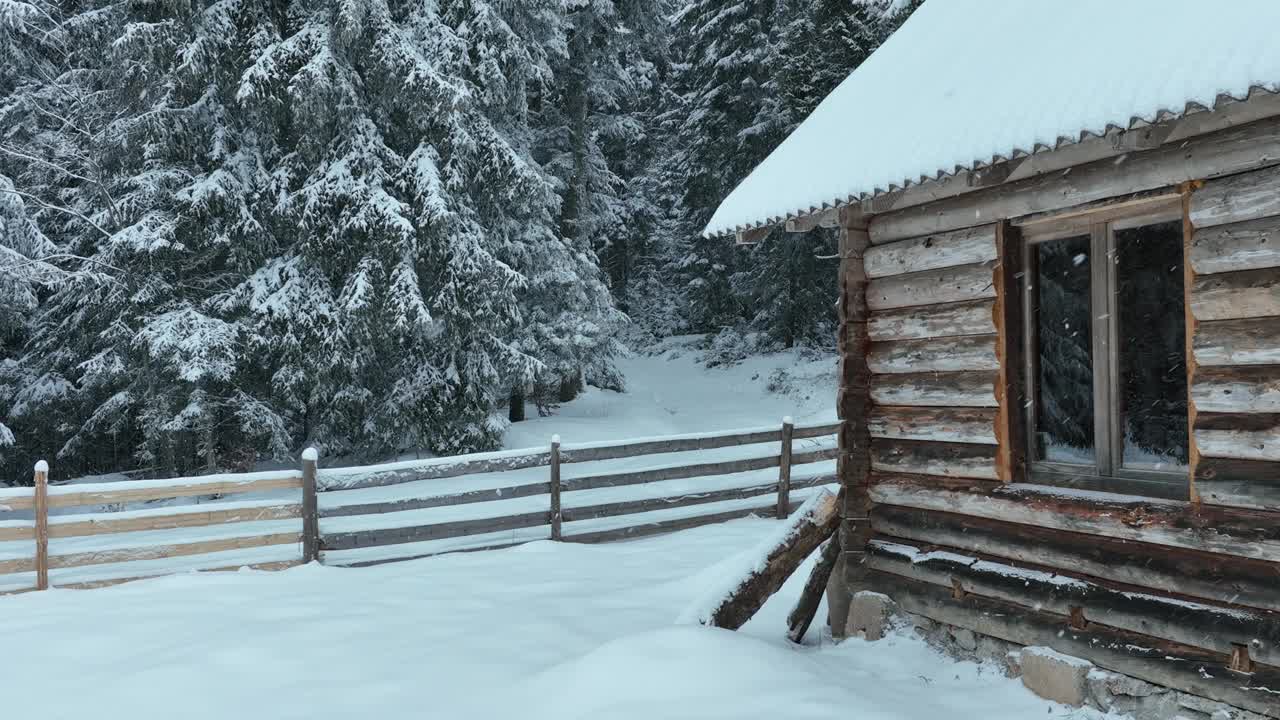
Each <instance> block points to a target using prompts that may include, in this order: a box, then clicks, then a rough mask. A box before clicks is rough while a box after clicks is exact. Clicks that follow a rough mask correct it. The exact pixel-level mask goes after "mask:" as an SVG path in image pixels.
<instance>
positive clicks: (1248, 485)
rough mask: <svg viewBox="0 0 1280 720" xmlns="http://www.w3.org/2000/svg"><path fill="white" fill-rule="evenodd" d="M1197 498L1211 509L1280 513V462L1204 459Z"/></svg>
mask: <svg viewBox="0 0 1280 720" xmlns="http://www.w3.org/2000/svg"><path fill="white" fill-rule="evenodd" d="M1197 437H1199V435H1198V434H1197ZM1196 494H1198V495H1199V496H1200V501H1201V502H1202V503H1205V504H1207V505H1223V506H1226V507H1238V508H1249V509H1255V510H1280V462H1275V461H1270V460H1241V459H1230V458H1217V457H1210V458H1205V457H1202V458H1200V461H1199V462H1198V463H1196Z"/></svg>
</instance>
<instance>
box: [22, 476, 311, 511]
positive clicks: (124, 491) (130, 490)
mask: <svg viewBox="0 0 1280 720" xmlns="http://www.w3.org/2000/svg"><path fill="white" fill-rule="evenodd" d="M104 485H110V486H111V487H110V488H104V487H103V486H104ZM78 487H81V486H77V485H55V486H51V487H50V488H49V507H50V508H65V507H82V506H88V505H114V504H117V503H137V502H147V501H150V500H168V499H170V498H180V497H197V496H200V495H233V494H236V493H251V492H267V491H271V490H296V489H300V488H301V487H302V476H301V475H297V476H294V477H266V478H262V479H258V480H212V481H210V480H200V479H199V478H189V479H183V480H181V481H156V480H124V481H121V482H118V483H98V484H95V485H94V486H93V487H94V489H92V490H78V489H76V488H78ZM33 499H34V496H25V495H20V496H18V497H6V498H4V499H3V500H0V505H4V506H5V507H7V508H8V509H10V510H30V509H31V508H32V501H33Z"/></svg>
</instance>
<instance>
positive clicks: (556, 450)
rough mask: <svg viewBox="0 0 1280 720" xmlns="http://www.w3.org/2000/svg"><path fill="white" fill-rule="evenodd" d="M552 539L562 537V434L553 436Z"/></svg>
mask: <svg viewBox="0 0 1280 720" xmlns="http://www.w3.org/2000/svg"><path fill="white" fill-rule="evenodd" d="M551 539H552V540H559V539H560V436H559V435H552V436H551Z"/></svg>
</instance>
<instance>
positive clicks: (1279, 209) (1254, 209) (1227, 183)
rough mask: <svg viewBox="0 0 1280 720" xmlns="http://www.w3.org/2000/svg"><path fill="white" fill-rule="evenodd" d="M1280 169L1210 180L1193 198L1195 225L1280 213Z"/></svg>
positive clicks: (1243, 220) (1192, 208)
mask: <svg viewBox="0 0 1280 720" xmlns="http://www.w3.org/2000/svg"><path fill="white" fill-rule="evenodd" d="M1278 189H1280V168H1277V167H1270V168H1266V169H1262V170H1255V171H1253V172H1244V173H1240V174H1239V175H1232V176H1230V177H1223V178H1218V179H1216V180H1210V181H1209V182H1206V183H1205V184H1204V187H1203V188H1200V189H1199V190H1197V191H1196V193H1195V195H1194V196H1192V198H1191V224H1192V225H1194V226H1196V227H1197V228H1207V227H1213V226H1215V225H1225V224H1227V223H1238V222H1245V221H1248V220H1257V219H1259V218H1264V217H1271V216H1275V215H1280V193H1277V190H1278Z"/></svg>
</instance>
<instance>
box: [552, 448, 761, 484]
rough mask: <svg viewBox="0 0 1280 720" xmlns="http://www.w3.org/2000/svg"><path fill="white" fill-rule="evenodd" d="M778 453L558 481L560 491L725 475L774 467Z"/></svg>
mask: <svg viewBox="0 0 1280 720" xmlns="http://www.w3.org/2000/svg"><path fill="white" fill-rule="evenodd" d="M778 462H779V461H778V456H777V455H770V456H768V457H759V458H744V459H741V460H726V461H721V462H713V463H699V464H696V465H676V466H671V467H659V468H651V469H648V470H635V471H632V472H620V473H604V474H600V475H585V476H583V477H576V478H568V479H565V480H562V481H561V487H562V492H571V491H574V490H592V489H595V488H605V487H621V486H623V485H640V484H643V483H651V482H661V481H663V480H683V479H685V478H696V477H710V476H713V475H729V474H732V473H740V472H750V471H752V470H764V469H766V468H773V467H778Z"/></svg>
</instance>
